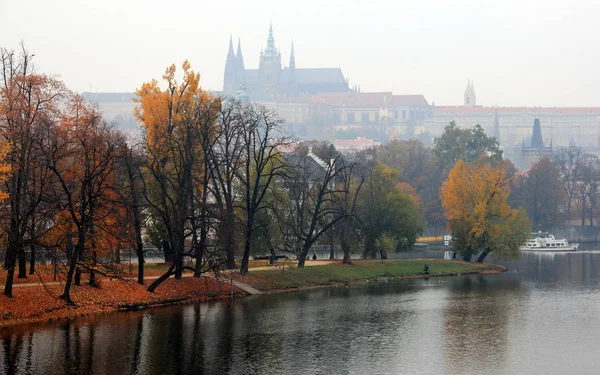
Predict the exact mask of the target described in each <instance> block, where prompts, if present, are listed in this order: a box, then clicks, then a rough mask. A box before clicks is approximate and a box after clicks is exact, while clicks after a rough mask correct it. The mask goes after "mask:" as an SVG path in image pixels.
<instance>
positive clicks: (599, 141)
mask: <svg viewBox="0 0 600 375" xmlns="http://www.w3.org/2000/svg"><path fill="white" fill-rule="evenodd" d="M476 104H477V101H476V96H475V89H474V88H473V82H472V81H469V82H468V84H467V88H466V90H465V94H464V104H463V105H462V106H432V107H431V114H430V116H429V118H428V119H427V120H426V121H425V128H426V131H427V132H428V133H429V134H430V135H431V136H432V137H438V136H440V135H441V134H442V133H443V131H444V128H445V127H446V126H447V125H448V124H449V123H450V122H451V121H455V122H456V124H457V125H458V126H459V127H461V128H473V127H474V126H475V125H478V124H479V125H481V127H482V128H483V129H484V130H485V131H486V133H487V134H488V135H492V136H495V137H496V138H497V139H498V141H499V143H500V144H501V145H503V146H504V147H505V148H506V149H509V148H514V147H519V146H520V145H521V144H522V142H523V140H525V139H527V138H529V136H530V134H531V133H530V132H531V124H532V123H533V122H534V120H535V119H538V120H539V121H540V125H541V130H542V131H543V134H544V136H545V137H547V140H549V139H553V140H554V146H568V144H569V140H570V139H573V140H574V142H576V143H577V145H579V146H581V147H584V148H590V147H597V146H599V145H600V107H483V106H477V105H476Z"/></svg>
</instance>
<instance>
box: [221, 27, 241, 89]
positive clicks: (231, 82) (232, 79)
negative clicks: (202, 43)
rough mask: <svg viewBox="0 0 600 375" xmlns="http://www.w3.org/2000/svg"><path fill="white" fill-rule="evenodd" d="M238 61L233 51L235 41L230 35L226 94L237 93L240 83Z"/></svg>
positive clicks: (224, 78) (224, 86) (225, 81)
mask: <svg viewBox="0 0 600 375" xmlns="http://www.w3.org/2000/svg"><path fill="white" fill-rule="evenodd" d="M237 67H238V62H237V59H236V57H235V53H233V41H232V39H231V35H230V36H229V51H228V52H227V60H226V62H225V75H224V77H223V93H224V94H225V95H232V94H235V92H236V90H237V88H238V87H239V83H238V72H237Z"/></svg>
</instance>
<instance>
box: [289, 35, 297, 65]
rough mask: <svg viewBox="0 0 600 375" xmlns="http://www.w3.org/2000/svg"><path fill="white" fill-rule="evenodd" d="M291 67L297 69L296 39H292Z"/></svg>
mask: <svg viewBox="0 0 600 375" xmlns="http://www.w3.org/2000/svg"><path fill="white" fill-rule="evenodd" d="M290 69H296V57H295V56H294V41H293V40H292V52H291V54H290Z"/></svg>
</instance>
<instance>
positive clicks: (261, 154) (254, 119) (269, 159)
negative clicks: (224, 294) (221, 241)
mask: <svg viewBox="0 0 600 375" xmlns="http://www.w3.org/2000/svg"><path fill="white" fill-rule="evenodd" d="M242 118H243V120H242V125H243V126H242V127H241V129H240V130H242V139H243V147H244V153H243V158H242V168H240V169H237V170H236V175H237V178H238V179H239V181H240V187H241V195H242V196H243V206H242V207H243V210H244V214H245V217H244V219H245V220H244V222H245V225H244V251H243V254H242V264H241V266H240V273H241V274H242V275H245V274H247V273H248V261H249V259H250V248H251V246H252V239H253V238H252V237H253V235H254V232H255V230H256V229H257V222H256V217H257V214H258V213H259V211H261V210H266V209H267V205H265V204H264V199H265V196H266V194H267V192H268V191H269V189H270V188H271V186H272V184H273V183H274V182H275V180H276V179H277V178H278V177H279V176H283V172H284V171H285V163H284V160H283V155H282V154H281V152H280V149H281V148H282V147H285V146H287V145H288V144H289V142H290V141H289V139H288V138H286V137H285V136H284V135H283V129H282V128H281V125H282V123H283V120H281V118H279V117H278V116H277V114H276V113H275V112H273V111H270V110H268V109H266V108H265V107H264V106H260V105H253V104H250V105H247V106H245V107H243V112H242Z"/></svg>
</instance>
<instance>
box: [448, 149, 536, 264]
mask: <svg viewBox="0 0 600 375" xmlns="http://www.w3.org/2000/svg"><path fill="white" fill-rule="evenodd" d="M506 174H507V172H506V168H505V167H504V166H503V165H502V164H498V165H495V166H494V165H491V164H489V163H484V162H482V161H481V160H479V161H476V162H473V163H466V162H465V161H463V160H459V161H458V162H457V163H456V165H455V166H454V168H452V170H450V173H449V175H448V179H447V180H446V181H445V182H444V184H443V186H442V192H441V196H442V204H443V206H444V210H445V215H446V218H447V219H448V223H449V227H450V230H451V232H452V236H453V244H454V248H455V250H456V251H459V252H460V254H461V255H462V256H463V258H464V259H465V260H470V259H471V257H472V256H473V255H476V254H478V253H479V252H481V255H480V256H479V258H478V259H477V261H478V262H483V260H484V259H485V257H486V256H487V255H488V254H489V253H491V252H494V255H495V256H496V257H498V258H504V259H511V258H515V257H517V256H518V255H519V247H520V246H521V245H522V244H523V243H525V241H526V240H527V238H528V235H529V232H530V225H529V220H528V219H527V216H526V213H525V211H524V210H522V209H519V210H517V209H513V208H512V207H510V205H509V204H508V203H507V200H508V196H509V193H510V188H509V184H510V180H509V179H508V178H507V176H506Z"/></svg>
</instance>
